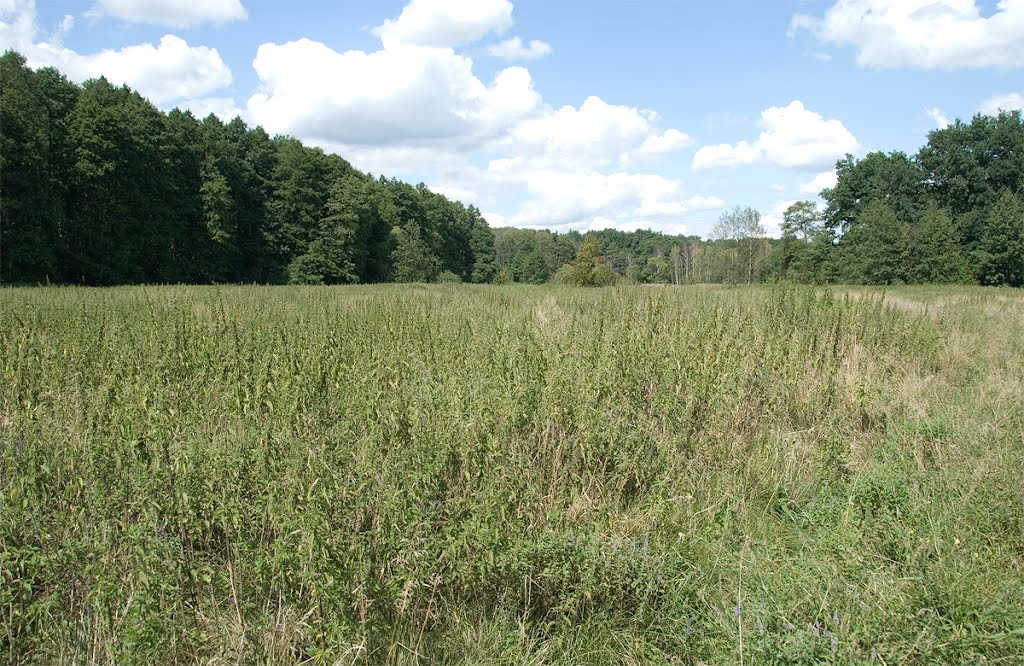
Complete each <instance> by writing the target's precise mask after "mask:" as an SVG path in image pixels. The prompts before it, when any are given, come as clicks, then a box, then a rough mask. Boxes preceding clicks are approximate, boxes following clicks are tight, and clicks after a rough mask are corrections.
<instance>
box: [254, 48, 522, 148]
mask: <svg viewBox="0 0 1024 666" xmlns="http://www.w3.org/2000/svg"><path fill="white" fill-rule="evenodd" d="M253 67H254V68H255V70H256V74H257V75H258V76H259V79H260V87H261V91H260V92H259V93H257V94H256V95H254V96H253V97H251V98H250V99H249V104H248V107H249V112H250V114H251V116H252V118H253V120H255V121H256V122H258V123H260V124H262V125H263V126H264V127H266V128H267V129H268V130H269V131H271V132H283V133H289V134H294V135H295V136H299V137H301V138H304V139H309V140H313V141H316V142H321V143H323V142H329V143H335V144H341V145H350V146H367V145H372V146H382V145H396V144H413V145H415V144H420V145H424V144H445V145H446V146H449V147H450V146H452V145H463V146H466V147H472V146H478V145H479V144H480V143H481V142H482V141H484V140H486V138H488V136H490V135H491V134H493V133H494V132H496V131H498V130H499V129H500V128H501V127H503V126H505V125H507V124H508V123H510V122H513V121H515V120H516V119H518V118H520V117H522V116H523V115H525V114H527V113H529V112H531V111H532V110H533V109H534V108H536V107H537V105H538V104H539V102H540V98H539V95H537V93H536V92H535V91H534V89H533V81H532V79H531V77H530V74H529V72H527V71H526V70H525V69H522V68H508V69H505V70H503V71H502V72H500V73H499V74H498V75H497V76H496V77H495V79H494V81H493V83H492V84H491V85H490V86H488V85H485V84H484V83H483V82H482V81H480V80H479V79H478V78H477V77H476V76H475V75H474V74H473V71H472V67H473V63H472V60H471V59H470V58H468V57H467V56H464V55H461V54H458V53H455V52H454V51H453V50H452V49H449V48H437V47H429V46H413V45H407V44H399V45H396V46H392V47H390V48H385V49H381V50H379V51H374V52H371V53H364V52H362V51H348V52H345V53H338V52H336V51H334V50H332V49H330V48H328V47H327V46H325V45H323V44H321V43H319V42H313V41H310V40H308V39H302V40H299V41H297V42H288V43H286V44H281V45H277V44H263V45H262V46H260V47H259V50H258V51H257V53H256V59H255V60H254V61H253Z"/></svg>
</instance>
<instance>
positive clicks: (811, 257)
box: [779, 201, 824, 282]
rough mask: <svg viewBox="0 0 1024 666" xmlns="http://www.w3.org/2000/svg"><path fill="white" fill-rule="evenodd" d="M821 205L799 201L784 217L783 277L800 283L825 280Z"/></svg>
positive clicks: (781, 245)
mask: <svg viewBox="0 0 1024 666" xmlns="http://www.w3.org/2000/svg"><path fill="white" fill-rule="evenodd" d="M822 222H823V219H822V216H821V213H820V212H818V206H817V205H816V204H814V203H813V202H811V201H797V202H796V203H794V204H792V205H791V206H790V207H789V208H787V209H786V211H785V212H784V213H783V214H782V242H781V244H780V246H779V253H780V257H779V277H781V278H782V279H784V280H793V281H796V282H818V281H819V280H820V279H821V275H820V270H819V269H820V267H819V259H820V252H819V247H820V245H821V242H822V240H823V239H822V235H823V234H824V227H823V225H822Z"/></svg>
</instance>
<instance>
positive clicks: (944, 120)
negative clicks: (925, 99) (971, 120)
mask: <svg viewBox="0 0 1024 666" xmlns="http://www.w3.org/2000/svg"><path fill="white" fill-rule="evenodd" d="M925 112H926V113H927V114H928V117H929V118H931V119H932V122H934V123H935V126H936V127H938V128H939V129H943V128H945V127H949V117H948V116H947V115H946V114H945V113H943V111H942V109H940V108H939V107H937V106H936V107H932V108H930V109H925Z"/></svg>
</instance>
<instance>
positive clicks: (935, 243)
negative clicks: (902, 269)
mask: <svg viewBox="0 0 1024 666" xmlns="http://www.w3.org/2000/svg"><path fill="white" fill-rule="evenodd" d="M911 233H912V238H911V239H910V249H909V251H910V253H911V255H912V256H913V261H912V263H913V269H912V271H911V274H912V277H911V279H912V280H913V281H914V282H935V283H939V284H953V283H958V282H968V281H970V279H971V274H970V267H969V266H968V264H967V258H966V256H965V255H964V250H963V245H961V243H960V235H959V233H957V230H956V226H955V225H954V224H953V218H951V217H950V216H949V213H947V212H946V211H944V210H942V209H941V208H938V207H937V206H934V205H933V206H930V207H929V208H928V210H926V211H925V213H924V215H922V216H921V219H920V220H919V221H918V223H917V224H916V225H914V227H913V230H912V232H911Z"/></svg>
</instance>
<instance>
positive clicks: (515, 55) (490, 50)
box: [487, 37, 551, 60]
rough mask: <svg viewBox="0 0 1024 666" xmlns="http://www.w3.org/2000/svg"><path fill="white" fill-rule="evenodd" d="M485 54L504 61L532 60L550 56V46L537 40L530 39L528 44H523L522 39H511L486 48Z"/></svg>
mask: <svg viewBox="0 0 1024 666" xmlns="http://www.w3.org/2000/svg"><path fill="white" fill-rule="evenodd" d="M487 54H488V55H492V56H495V57H497V58H504V59H505V60H534V59H536V58H543V57H544V56H546V55H550V54H551V45H550V44H548V43H547V42H542V41H540V40H539V39H532V40H530V43H529V44H523V40H522V39H520V38H519V37H513V38H512V39H506V40H505V41H503V42H498V43H497V44H492V45H491V46H488V47H487Z"/></svg>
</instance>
